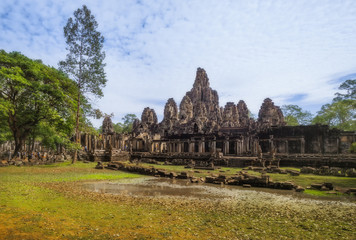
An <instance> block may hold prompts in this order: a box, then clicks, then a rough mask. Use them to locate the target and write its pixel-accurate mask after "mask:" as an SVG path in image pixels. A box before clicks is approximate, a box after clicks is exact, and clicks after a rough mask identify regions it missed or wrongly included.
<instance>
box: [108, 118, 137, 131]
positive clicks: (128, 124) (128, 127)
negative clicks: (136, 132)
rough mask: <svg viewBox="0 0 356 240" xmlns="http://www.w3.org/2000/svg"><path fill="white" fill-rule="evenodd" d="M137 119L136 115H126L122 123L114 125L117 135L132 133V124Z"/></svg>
mask: <svg viewBox="0 0 356 240" xmlns="http://www.w3.org/2000/svg"><path fill="white" fill-rule="evenodd" d="M135 119H137V116H136V115H135V114H126V115H125V116H124V117H123V118H122V119H121V120H122V121H123V123H122V122H118V123H117V124H113V125H114V131H115V132H117V133H129V132H131V131H132V124H133V122H134V121H135Z"/></svg>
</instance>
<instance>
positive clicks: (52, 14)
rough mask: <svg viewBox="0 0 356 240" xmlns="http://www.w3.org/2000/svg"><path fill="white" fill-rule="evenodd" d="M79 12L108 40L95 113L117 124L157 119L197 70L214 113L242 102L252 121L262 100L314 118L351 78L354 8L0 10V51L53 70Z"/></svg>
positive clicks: (160, 5)
mask: <svg viewBox="0 0 356 240" xmlns="http://www.w3.org/2000/svg"><path fill="white" fill-rule="evenodd" d="M82 4H87V5H88V7H89V9H91V10H92V13H93V14H94V15H95V17H96V20H97V22H98V23H99V30H100V31H101V32H102V33H103V35H104V36H105V39H106V41H105V46H104V47H105V51H106V54H107V58H106V60H105V61H106V62H107V67H106V72H107V76H108V80H109V81H108V84H107V87H106V88H105V89H104V95H105V96H104V98H103V99H101V100H100V101H98V102H97V103H96V104H97V106H98V107H100V108H101V109H102V110H103V111H104V112H107V113H111V112H114V113H115V118H114V122H115V121H119V120H120V118H121V117H122V116H123V115H125V114H126V113H135V114H137V115H138V116H140V115H141V111H142V110H143V108H144V107H146V106H149V107H153V108H155V110H156V112H157V114H158V115H159V116H162V113H163V108H164V103H165V102H166V100H167V99H168V98H169V97H174V99H175V100H176V102H177V104H178V105H179V103H180V100H181V99H182V97H183V96H184V94H185V92H186V91H188V90H190V89H191V87H192V84H193V81H194V78H195V70H196V68H197V67H203V68H205V70H206V71H207V73H208V76H209V78H210V84H211V86H212V88H214V89H216V90H217V91H218V93H219V95H220V105H222V106H223V105H225V103H226V102H227V101H233V102H237V101H238V100H240V99H244V100H245V102H246V103H247V105H248V107H249V108H250V109H251V111H252V112H254V113H257V112H258V110H259V107H260V105H261V103H262V101H263V99H264V98H266V97H270V98H272V99H273V100H274V102H275V103H276V104H277V105H283V104H299V105H301V106H302V107H305V108H306V109H307V110H311V111H317V110H318V109H319V108H320V106H321V105H322V104H324V103H327V102H329V101H330V100H331V99H332V98H333V94H334V93H335V91H336V88H337V86H338V84H339V83H338V82H337V81H331V80H335V79H338V78H340V77H343V76H345V75H348V74H352V73H355V72H356V66H355V57H356V42H355V41H354V39H356V36H355V35H356V25H355V24H354V23H355V22H356V2H355V1H352V0H350V1H324V0H319V1H272V0H270V1H203V2H202V1H163V0H162V1H138V2H134V1H129V0H126V1H124V0H122V1H79V2H77V1H76V2H75V3H73V2H72V1H63V2H59V1H19V2H13V1H4V2H3V3H2V8H1V9H0V46H1V48H3V49H5V50H6V51H14V50H16V51H21V52H22V53H24V54H25V55H27V56H29V57H31V58H40V59H42V60H43V61H44V62H45V63H47V64H50V65H54V66H56V65H57V63H58V61H59V60H62V59H64V58H65V54H66V51H65V41H64V37H63V26H64V25H65V23H66V21H67V19H68V17H71V16H72V14H73V12H74V11H75V10H76V9H77V8H78V7H81V5H82ZM301 95H303V97H302V98H298V97H295V98H293V97H291V96H301ZM98 124H99V122H96V125H98Z"/></svg>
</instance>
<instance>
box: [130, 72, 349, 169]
mask: <svg viewBox="0 0 356 240" xmlns="http://www.w3.org/2000/svg"><path fill="white" fill-rule="evenodd" d="M249 115H250V114H249V110H248V107H247V105H246V103H245V102H244V101H243V100H240V101H239V102H238V103H236V104H235V103H233V102H228V103H226V104H225V106H224V107H220V105H219V95H218V93H217V91H215V90H213V89H212V88H211V87H210V83H209V78H208V75H207V73H206V72H205V70H204V69H202V68H198V69H197V72H196V77H195V81H194V84H193V88H192V89H191V90H190V91H188V92H187V93H186V94H185V96H184V97H183V99H182V100H181V101H180V103H179V109H178V105H177V103H176V101H175V100H174V99H173V98H170V99H168V101H167V103H166V105H165V108H164V117H163V120H162V122H160V123H158V121H157V116H156V113H155V111H154V110H153V109H150V108H148V107H147V108H145V109H144V110H143V112H142V116H141V120H136V121H135V123H134V125H133V132H132V138H131V142H130V144H131V148H132V155H133V156H136V157H137V156H141V157H147V158H148V157H149V158H156V159H158V158H162V159H166V160H169V159H171V160H174V159H175V160H176V159H190V160H191V159H200V160H204V159H205V160H206V161H208V160H209V159H210V160H211V159H215V160H218V159H223V161H225V163H227V164H229V165H231V166H233V165H241V164H242V165H243V164H244V163H246V162H250V161H258V160H261V159H262V158H263V159H276V158H278V159H281V160H283V161H284V162H286V163H287V162H290V161H296V160H295V159H299V160H300V161H301V162H302V163H300V164H304V165H305V162H307V161H309V160H310V159H314V160H315V159H317V160H318V161H319V163H318V164H319V165H320V164H323V163H324V162H325V161H329V160H330V159H336V160H340V158H341V157H340V156H341V155H342V154H347V152H348V149H349V147H350V145H351V143H352V142H355V141H356V137H355V133H354V132H342V131H339V130H336V129H332V130H331V129H329V127H328V126H320V125H311V126H296V127H291V126H286V123H285V121H284V117H283V113H282V111H281V109H280V107H278V106H276V105H275V104H274V103H273V101H272V100H271V99H270V98H266V99H265V100H264V101H263V103H262V105H261V108H260V111H259V113H258V118H257V120H254V119H253V118H250V116H249ZM135 154H136V155H135ZM142 154H143V155H142ZM343 157H345V156H344V155H343ZM348 157H350V156H349V155H348ZM351 158H355V155H352V156H351ZM291 159H293V160H291ZM299 160H298V161H299ZM314 160H313V161H314ZM346 162H347V160H346ZM314 163H315V161H314ZM345 164H349V163H345ZM341 165H342V164H341Z"/></svg>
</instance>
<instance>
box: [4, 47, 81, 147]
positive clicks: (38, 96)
mask: <svg viewBox="0 0 356 240" xmlns="http://www.w3.org/2000/svg"><path fill="white" fill-rule="evenodd" d="M76 94H77V87H76V85H75V84H74V82H73V81H72V80H70V79H69V78H68V77H67V76H65V75H64V74H63V73H62V72H60V71H58V70H56V69H55V68H53V67H48V66H46V65H44V64H43V63H42V62H41V61H40V60H31V59H29V58H27V57H26V56H24V55H22V54H21V53H18V52H11V53H6V52H5V51H4V50H1V51H0V119H1V121H3V122H4V121H7V127H8V129H9V130H10V131H11V133H12V137H13V139H14V140H15V145H16V147H15V153H16V152H17V151H18V150H19V149H20V148H21V146H22V144H23V143H24V141H25V140H26V138H27V137H29V136H30V135H31V134H32V135H34V136H35V135H36V129H38V126H39V125H40V124H45V123H47V124H50V125H51V127H52V128H53V129H55V130H56V132H62V133H65V134H66V136H67V137H68V134H70V133H71V131H72V128H73V123H74V122H73V120H74V118H73V108H75V107H76V104H77V102H76V101H75V98H74V96H75V95H76Z"/></svg>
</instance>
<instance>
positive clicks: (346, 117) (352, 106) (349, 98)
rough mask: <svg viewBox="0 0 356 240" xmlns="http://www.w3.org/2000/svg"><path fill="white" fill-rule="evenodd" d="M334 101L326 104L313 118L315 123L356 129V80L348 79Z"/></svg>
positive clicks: (344, 128)
mask: <svg viewBox="0 0 356 240" xmlns="http://www.w3.org/2000/svg"><path fill="white" fill-rule="evenodd" d="M339 90H342V92H341V93H340V92H337V93H335V95H336V97H335V98H334V99H333V101H332V103H330V104H325V105H323V106H322V107H321V110H320V111H319V112H318V113H317V115H316V116H315V118H314V119H313V123H314V124H327V125H330V126H331V127H336V128H339V129H342V130H348V131H355V130H356V80H346V81H345V82H343V83H342V84H341V85H340V86H339Z"/></svg>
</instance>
